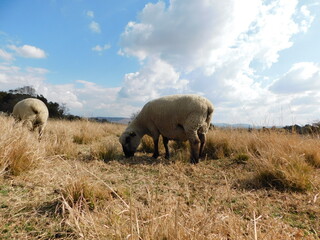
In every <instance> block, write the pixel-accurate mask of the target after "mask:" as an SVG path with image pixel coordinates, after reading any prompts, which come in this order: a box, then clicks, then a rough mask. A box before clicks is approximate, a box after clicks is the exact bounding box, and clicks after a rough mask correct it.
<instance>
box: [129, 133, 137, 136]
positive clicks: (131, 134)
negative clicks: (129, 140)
mask: <svg viewBox="0 0 320 240" xmlns="http://www.w3.org/2000/svg"><path fill="white" fill-rule="evenodd" d="M129 136H130V137H135V136H137V134H136V133H135V132H130V133H129Z"/></svg>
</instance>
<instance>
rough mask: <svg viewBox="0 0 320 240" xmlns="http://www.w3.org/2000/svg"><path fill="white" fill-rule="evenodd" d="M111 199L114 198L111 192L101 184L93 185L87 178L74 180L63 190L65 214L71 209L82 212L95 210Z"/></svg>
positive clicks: (62, 201)
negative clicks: (100, 204)
mask: <svg viewBox="0 0 320 240" xmlns="http://www.w3.org/2000/svg"><path fill="white" fill-rule="evenodd" d="M110 198H112V195H111V192H110V191H108V190H106V189H105V188H104V187H102V186H101V185H100V184H97V183H94V184H93V183H92V182H90V181H89V179H87V178H79V179H76V180H72V181H70V182H69V183H68V184H67V185H66V186H65V187H64V188H63V189H62V190H61V203H62V207H63V212H64V213H66V211H67V210H68V209H70V208H72V209H76V210H78V211H80V212H81V211H85V210H94V209H95V208H96V207H97V205H98V204H99V203H100V202H102V201H105V200H108V199H110Z"/></svg>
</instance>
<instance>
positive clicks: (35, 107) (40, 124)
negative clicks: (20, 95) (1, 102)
mask: <svg viewBox="0 0 320 240" xmlns="http://www.w3.org/2000/svg"><path fill="white" fill-rule="evenodd" d="M12 115H13V117H14V118H15V119H16V121H22V122H23V125H25V126H27V127H28V129H29V130H31V131H35V130H36V129H37V130H38V133H39V138H41V136H42V134H43V131H44V128H45V126H46V124H47V120H48V117H49V111H48V108H47V106H46V105H45V104H44V102H42V101H41V100H39V99H36V98H26V99H24V100H21V101H20V102H18V103H17V104H16V105H15V106H14V107H13V112H12Z"/></svg>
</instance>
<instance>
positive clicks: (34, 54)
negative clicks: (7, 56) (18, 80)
mask: <svg viewBox="0 0 320 240" xmlns="http://www.w3.org/2000/svg"><path fill="white" fill-rule="evenodd" d="M8 47H9V48H10V49H11V50H14V51H15V52H16V53H17V54H18V55H19V56H21V57H24V58H46V57H47V55H46V53H45V51H44V50H42V49H40V48H37V47H35V46H31V45H23V46H22V47H17V46H15V45H9V46H8Z"/></svg>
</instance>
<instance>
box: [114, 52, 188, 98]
mask: <svg viewBox="0 0 320 240" xmlns="http://www.w3.org/2000/svg"><path fill="white" fill-rule="evenodd" d="M188 83H189V81H188V80H186V79H181V78H180V74H179V73H178V72H176V71H175V70H174V68H173V67H172V66H171V65H170V64H168V63H166V62H164V61H162V60H160V59H156V58H154V59H151V60H150V61H149V62H148V63H147V64H146V65H144V67H143V68H142V69H141V70H140V71H139V72H135V73H128V74H126V76H125V80H124V86H123V87H122V88H121V90H120V92H119V96H120V97H121V98H128V99H131V101H132V102H135V101H136V102H140V103H143V102H146V101H148V100H150V99H152V98H156V97H159V96H160V95H162V94H163V93H166V94H167V93H170V92H173V93H175V92H182V91H186V90H187V85H188Z"/></svg>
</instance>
